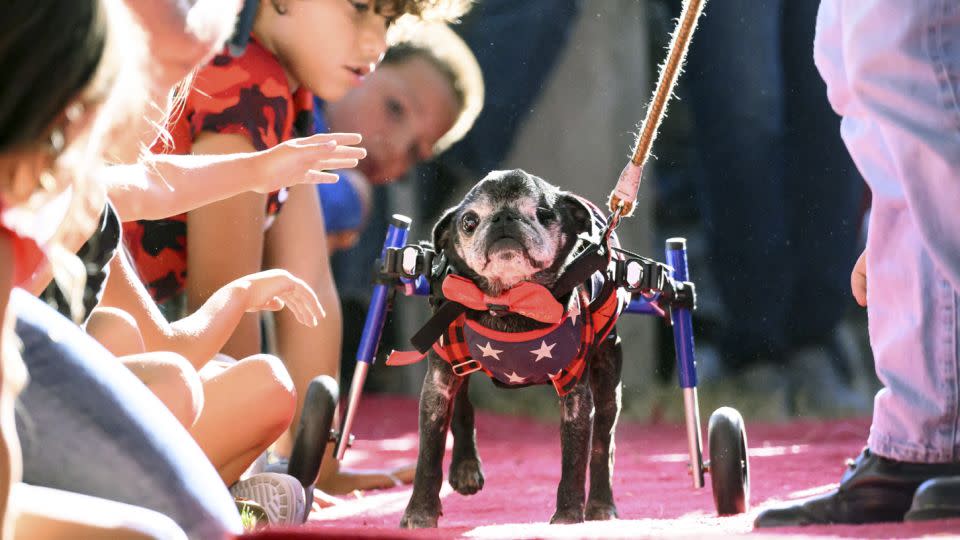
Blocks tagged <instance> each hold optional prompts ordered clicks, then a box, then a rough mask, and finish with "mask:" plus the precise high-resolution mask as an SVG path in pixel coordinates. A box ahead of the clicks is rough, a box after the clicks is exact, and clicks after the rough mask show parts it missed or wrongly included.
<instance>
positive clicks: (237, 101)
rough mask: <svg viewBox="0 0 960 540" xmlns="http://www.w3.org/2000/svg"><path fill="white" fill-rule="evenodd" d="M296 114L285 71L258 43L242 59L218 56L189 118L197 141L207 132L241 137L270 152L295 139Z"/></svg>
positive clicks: (200, 79)
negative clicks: (294, 124)
mask: <svg viewBox="0 0 960 540" xmlns="http://www.w3.org/2000/svg"><path fill="white" fill-rule="evenodd" d="M294 114H295V108H294V101H293V96H292V94H291V92H290V87H289V85H288V83H287V76H286V73H285V72H284V70H283V67H282V66H281V65H280V63H279V62H278V61H277V59H276V57H274V56H273V54H271V53H270V52H269V51H267V50H266V49H264V48H263V46H262V45H260V44H259V43H257V42H255V41H252V42H251V43H250V46H248V47H247V51H246V52H245V53H244V54H243V55H242V56H240V57H236V58H234V57H232V56H230V55H229V54H226V53H223V54H220V55H217V56H216V57H214V59H213V60H211V61H210V63H209V64H207V65H206V66H204V68H203V69H201V70H200V72H199V73H197V76H196V79H195V80H194V82H193V88H191V91H190V96H189V98H188V101H187V106H186V110H185V111H184V115H183V118H184V121H186V122H188V123H189V126H190V135H191V138H193V139H195V138H196V136H197V134H198V133H199V132H201V131H208V132H214V133H238V134H242V135H245V136H247V137H248V138H250V139H251V142H252V143H253V145H254V147H255V148H256V149H257V150H264V149H266V148H270V147H272V146H275V145H277V144H279V143H280V142H281V141H283V140H286V139H288V138H290V137H291V136H292V129H293V121H294Z"/></svg>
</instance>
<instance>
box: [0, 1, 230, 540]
mask: <svg viewBox="0 0 960 540" xmlns="http://www.w3.org/2000/svg"><path fill="white" fill-rule="evenodd" d="M5 8H6V10H5V17H4V18H3V19H2V21H3V22H2V23H0V33H2V35H4V36H5V39H4V40H3V43H2V44H0V64H2V65H3V66H4V70H5V73H6V74H7V75H8V76H9V77H10V81H13V82H11V84H7V85H4V87H3V88H2V91H0V128H2V129H0V133H3V134H4V135H3V136H2V137H0V406H2V410H0V441H2V445H0V446H2V451H0V518H2V525H3V528H2V529H3V530H2V533H3V534H2V537H3V538H7V537H9V535H10V534H11V533H12V534H14V535H17V536H21V537H54V536H55V537H66V536H76V537H87V538H93V537H110V538H147V537H149V538H182V537H185V534H184V533H185V532H186V533H188V534H190V535H191V536H207V537H213V536H217V537H221V536H225V535H226V534H229V533H236V532H238V531H239V529H240V522H239V519H238V516H237V514H236V510H235V509H234V508H233V505H232V503H231V501H230V499H229V497H228V496H227V492H226V490H225V489H224V488H223V486H222V484H221V483H220V482H219V481H218V479H217V478H216V474H215V472H214V471H213V469H212V467H209V465H207V464H206V461H205V459H204V458H203V455H202V454H201V453H200V451H199V448H197V447H196V445H194V444H193V442H192V441H191V440H190V438H189V436H188V435H187V434H186V432H184V431H183V430H182V429H181V428H180V426H178V425H177V424H176V423H175V421H174V420H173V418H172V416H170V415H169V414H168V413H167V411H165V410H164V409H163V407H162V406H160V404H159V403H158V402H156V400H154V399H153V398H152V397H151V396H150V395H149V393H148V392H146V390H145V389H144V388H143V387H142V386H141V385H138V384H137V381H136V380H135V379H133V377H132V376H130V375H129V374H126V377H123V376H122V375H124V374H122V373H121V374H120V375H121V376H119V377H113V376H112V375H111V373H110V372H111V371H112V370H111V369H110V368H109V366H110V364H111V362H112V360H113V359H112V358H111V357H110V356H109V355H108V354H106V353H105V351H103V350H102V349H101V348H99V347H97V346H96V345H95V344H94V343H93V342H92V340H90V339H89V338H86V337H85V336H83V334H82V333H80V331H79V329H77V328H76V327H75V326H72V325H70V323H69V322H68V321H66V320H64V319H62V318H60V317H57V316H56V315H55V314H53V313H51V312H50V310H49V309H48V308H44V306H42V305H39V306H38V305H37V304H39V301H37V300H36V299H34V298H31V297H30V296H29V295H27V294H26V293H24V292H23V291H16V290H13V291H11V289H12V288H13V287H14V286H29V285H31V284H32V282H33V280H34V279H35V276H37V275H40V271H41V270H42V268H43V267H44V266H46V264H47V260H49V261H50V263H52V264H53V265H54V266H55V267H56V270H57V275H58V277H59V278H60V281H61V282H63V283H65V284H66V285H67V288H68V289H69V287H71V286H77V285H82V278H78V279H71V278H76V277H78V276H77V272H76V269H77V265H76V264H73V263H77V261H76V259H74V258H73V257H72V255H70V254H69V252H68V251H67V250H65V249H63V248H62V247H61V244H62V242H63V239H64V237H63V235H60V234H55V235H53V236H51V234H50V233H51V231H55V230H56V229H57V227H58V226H60V227H61V229H60V230H61V231H63V230H67V231H75V232H76V233H78V234H85V233H87V232H88V231H89V230H90V229H91V227H92V225H93V224H94V222H95V220H94V219H93V215H91V213H90V212H89V210H90V209H91V208H92V209H96V208H99V206H100V204H101V202H100V201H102V197H103V194H102V192H101V190H99V189H98V186H97V185H96V183H95V182H90V181H89V178H88V173H89V171H90V170H91V169H93V168H95V167H96V166H97V165H98V162H99V160H100V155H101V154H102V153H104V152H105V148H104V146H101V145H102V144H103V143H110V142H116V141H118V140H122V139H121V138H118V137H114V136H112V135H115V133H114V128H115V127H116V126H118V125H120V124H121V123H122V122H127V125H128V126H129V122H128V121H129V120H131V119H133V118H135V115H136V113H137V112H138V110H139V106H140V103H138V101H139V99H140V98H139V97H137V96H142V95H143V87H142V86H139V84H138V83H139V78H138V76H139V69H138V67H139V65H140V64H139V60H141V59H142V57H143V56H144V55H142V54H141V51H140V50H139V49H138V48H137V46H136V44H137V43H139V39H140V36H139V35H137V33H136V31H135V24H134V23H133V21H132V20H131V19H130V18H129V16H128V15H127V13H126V10H125V8H124V6H123V4H121V3H120V2H119V0H77V1H75V2H70V3H69V5H66V4H63V3H62V2H57V1H47V0H29V1H27V0H16V1H12V2H8V3H7V4H6V5H5ZM64 28H69V29H70V32H64ZM121 44H122V46H121ZM118 149H119V147H116V146H113V145H111V146H110V148H109V150H111V152H110V153H111V154H113V153H114V151H115V150H118ZM68 189H69V191H68ZM14 319H16V334H14V333H13V324H14ZM21 347H22V351H23V360H25V361H26V364H27V366H28V367H29V370H30V382H29V385H28V386H27V388H26V390H25V391H24V392H23V393H22V394H21V396H20V404H19V406H18V407H17V416H18V417H19V416H21V413H23V415H22V416H23V417H24V418H27V419H28V420H29V424H28V425H29V426H33V429H29V430H25V431H24V434H25V435H26V437H25V442H27V443H29V442H31V441H32V442H35V443H37V444H36V447H35V448H33V449H31V450H27V451H25V452H23V454H22V456H23V477H24V479H25V480H28V481H30V482H31V483H33V482H36V483H37V484H38V485H43V486H46V487H48V488H52V487H58V488H59V487H66V486H69V487H70V488H71V491H78V492H84V493H88V494H94V493H96V494H97V495H101V496H109V497H110V498H111V499H116V500H122V501H126V502H129V503H135V504H143V505H144V506H148V507H151V508H153V509H155V510H162V511H164V512H165V513H169V515H171V516H172V517H174V518H175V519H176V522H177V524H179V525H180V527H182V528H183V529H182V530H181V529H180V528H179V527H177V526H176V525H175V524H174V523H172V522H171V520H170V519H169V518H166V517H164V516H162V515H160V514H158V513H156V512H152V511H146V510H144V509H142V508H135V507H132V506H129V505H125V504H120V503H114V502H111V501H106V500H102V499H95V498H92V497H83V496H79V495H76V494H74V493H67V492H64V491H56V490H52V489H42V488H38V487H36V486H28V485H26V484H23V483H21V482H20V475H21V452H20V448H19V445H18V437H17V432H16V430H15V428H14V425H13V417H14V411H13V407H12V404H13V398H14V397H15V395H16V394H17V393H18V392H19V391H20V389H21V388H23V385H24V384H25V382H26V373H25V371H24V369H23V368H24V364H23V363H22V362H21V355H20V350H19V349H21ZM38 397H39V398H40V399H38ZM148 417H149V418H150V422H149V426H150V427H148V423H147V422H146V418H148ZM161 441H162V442H163V444H162V445H161V444H160V442H161ZM119 448H130V449H133V448H136V454H135V455H128V454H123V455H117V454H115V452H116V451H117V450H118V449H119ZM61 452H62V453H63V454H62V455H58V454H59V453H61ZM131 458H134V459H135V460H137V461H138V462H142V463H149V464H150V468H149V469H147V470H144V469H143V468H141V467H137V466H136V464H135V463H134V462H133V460H131ZM78 461H79V462H82V463H83V465H82V466H78ZM106 467H110V468H109V473H110V474H109V475H104V473H105V472H107V469H106ZM38 473H39V474H38ZM104 479H109V480H110V481H111V482H110V483H106V482H103V480H104ZM45 480H50V482H49V483H47V482H45ZM105 486H109V487H107V488H106V489H104V487H105ZM131 488H135V489H131ZM117 516H123V519H122V520H118V519H117Z"/></svg>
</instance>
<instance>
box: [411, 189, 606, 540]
mask: <svg viewBox="0 0 960 540" xmlns="http://www.w3.org/2000/svg"><path fill="white" fill-rule="evenodd" d="M596 213H597V212H593V211H591V209H590V208H589V207H588V206H587V204H586V203H585V202H584V201H583V200H582V199H580V198H578V197H576V196H574V195H572V194H570V193H567V192H564V191H561V190H560V189H558V188H557V187H555V186H553V185H551V184H549V183H547V182H546V181H544V180H543V179H541V178H538V177H536V176H533V175H531V174H528V173H526V172H525V171H522V170H512V171H495V172H492V173H490V174H489V175H487V177H486V178H484V179H483V180H482V181H481V182H480V183H478V184H477V185H476V186H474V187H473V189H471V190H470V192H469V193H468V194H467V196H466V197H465V198H464V200H463V202H461V203H460V204H459V205H458V206H456V207H455V208H452V209H450V210H448V211H447V213H446V214H445V215H444V216H443V217H442V218H441V219H440V221H439V222H438V223H437V225H436V226H435V227H434V230H433V242H434V246H435V248H436V251H437V256H438V257H439V256H441V255H442V256H445V257H446V260H447V261H448V264H449V267H450V268H452V270H453V271H454V273H456V274H458V275H459V276H462V277H463V278H466V279H468V280H469V281H472V282H473V284H475V285H476V287H477V288H479V289H480V291H482V293H483V294H485V295H486V298H489V297H498V296H500V295H501V294H502V293H504V292H505V291H508V290H510V289H511V288H514V287H515V286H517V285H518V284H521V283H523V282H533V283H536V284H539V285H542V286H544V287H546V288H548V289H549V288H551V287H553V286H554V284H556V283H557V280H558V278H559V277H560V276H561V275H562V274H563V272H564V270H565V268H566V267H567V265H568V264H569V262H570V260H571V259H572V255H573V253H572V251H573V249H574V245H575V244H576V243H577V242H576V241H577V237H578V235H580V234H581V233H586V232H589V231H590V230H591V227H592V223H593V221H592V220H593V217H594V215H595V214H596ZM593 230H596V229H595V228H594V229H593ZM581 289H582V287H578V288H577V289H576V290H574V291H572V292H570V293H567V294H566V295H563V296H561V297H560V298H558V300H559V303H560V304H561V305H562V306H563V313H564V319H563V321H561V323H560V326H561V327H566V326H567V323H570V324H569V326H571V327H573V326H576V325H577V324H588V323H587V322H585V319H588V318H589V317H580V318H578V317H577V315H578V314H580V310H581V309H582V306H583V307H585V306H587V305H589V306H591V307H592V306H593V304H584V301H585V300H586V301H587V302H589V297H587V296H586V295H585V294H586V293H584V292H583V291H582V290H581ZM444 290H446V284H445V285H444ZM463 317H465V319H466V321H465V324H464V325H463V326H461V329H460V331H461V332H463V333H468V332H472V331H473V330H472V329H473V328H475V327H476V326H477V325H480V326H482V327H485V328H488V329H491V330H493V331H497V332H507V333H512V334H518V333H529V332H533V331H536V330H542V329H545V328H548V327H551V324H550V323H546V322H540V321H538V320H534V319H533V318H529V317H527V316H524V315H520V314H517V313H510V312H503V311H495V310H473V309H469V310H467V311H466V312H465V314H464V315H463ZM610 324H611V325H612V324H613V323H612V322H611V323H610ZM554 326H556V324H555V325H554ZM522 335H529V334H522ZM576 335H577V336H579V335H580V334H576ZM445 337H446V338H447V339H448V340H449V339H455V337H456V335H455V334H452V333H448V334H445ZM474 337H476V336H474ZM468 338H469V336H467V337H466V338H465V342H464V343H465V344H462V347H469V349H468V351H469V353H470V356H472V357H474V358H482V359H483V360H485V361H486V362H487V364H486V365H489V366H491V367H490V369H489V370H488V369H484V371H486V372H487V374H489V375H491V376H492V377H494V383H495V384H497V385H498V386H505V387H517V386H527V385H530V384H539V383H549V382H554V386H557V389H558V394H562V395H561V397H560V418H561V435H560V447H561V452H562V460H561V477H560V484H559V485H558V486H557V506H556V511H555V512H554V514H553V517H552V518H551V520H550V522H551V523H578V522H582V521H583V520H584V519H587V520H607V519H613V518H616V517H617V509H616V506H615V505H614V501H613V492H612V489H611V480H612V475H613V459H614V457H613V451H614V429H615V427H616V423H617V417H618V415H619V413H620V402H621V401H620V396H621V388H620V377H621V365H622V360H623V359H622V351H621V347H620V343H619V339H618V338H617V336H616V332H615V329H614V330H613V331H610V332H609V334H606V335H605V336H603V337H602V338H598V340H599V341H598V342H593V343H591V344H590V345H589V347H584V349H589V350H586V351H583V350H580V348H579V347H577V345H578V344H579V343H580V341H577V339H579V337H575V338H572V339H573V341H574V342H575V343H573V342H571V343H568V344H567V345H572V346H573V348H574V349H575V351H574V352H575V353H577V354H580V355H583V356H582V357H581V358H582V359H583V360H584V361H585V364H584V365H585V367H584V368H583V370H582V371H581V372H579V374H578V378H577V377H574V378H569V379H570V380H569V386H568V387H567V388H565V389H564V393H561V390H560V386H558V385H557V384H556V380H555V376H556V373H560V372H559V371H557V372H555V373H554V374H552V375H550V376H549V379H550V380H537V379H536V378H535V377H529V378H527V377H520V376H519V375H518V372H520V371H522V370H523V369H526V368H527V367H526V366H521V365H518V364H517V362H526V363H527V364H529V365H530V366H534V365H542V364H544V363H548V362H550V361H552V360H554V359H555V358H554V357H557V356H562V355H558V354H556V353H557V352H558V351H556V350H554V347H555V346H557V341H554V342H553V343H551V342H550V340H549V339H548V340H544V341H543V344H542V345H540V346H537V345H536V344H539V343H540V340H539V338H537V340H536V341H535V342H533V343H534V345H533V346H531V347H530V348H529V350H527V351H523V350H521V351H520V354H519V358H514V359H513V360H510V359H509V358H507V356H508V355H509V354H510V353H511V352H512V351H506V352H505V350H506V349H508V348H510V347H511V346H512V345H511V344H510V343H507V344H504V343H500V342H493V343H491V341H489V340H487V339H486V338H485V337H484V336H480V338H479V341H478V343H475V344H474V345H475V347H472V346H470V340H469V339H468ZM563 339H567V340H568V341H570V340H571V338H570V336H569V335H568V336H567V337H564V336H560V337H559V338H557V340H560V341H562V340H563ZM439 344H440V347H441V348H442V347H443V346H444V341H443V339H441V340H440V341H439ZM498 349H500V350H498ZM558 349H559V347H558ZM460 350H462V351H464V350H467V349H460ZM577 350H580V352H577ZM515 356H516V355H515ZM428 361H429V366H428V368H427V374H426V377H425V378H424V382H423V389H422V392H421V395H420V419H419V428H420V449H419V455H418V457H417V470H416V476H415V478H414V484H413V494H412V495H411V497H410V501H409V503H408V504H407V508H406V510H405V512H404V515H403V519H402V520H401V522H400V526H401V527H404V528H420V527H436V526H437V520H438V518H439V517H440V515H441V514H442V513H443V512H442V509H441V503H440V497H439V493H440V488H441V484H442V482H443V471H442V461H443V453H444V443H445V441H446V436H447V426H450V427H451V429H452V431H453V440H454V444H453V460H452V462H451V464H450V471H449V481H450V485H451V486H452V487H453V489H454V490H456V491H457V492H458V493H461V494H463V495H472V494H474V493H476V492H477V491H479V490H480V489H482V488H483V483H484V476H483V471H482V469H481V464H480V456H479V454H478V452H477V439H476V430H475V427H474V411H473V405H472V404H471V403H470V398H469V396H468V392H467V389H468V384H469V377H470V375H469V373H465V374H464V371H465V370H463V369H462V366H461V370H459V371H460V374H458V373H456V372H455V370H454V364H453V363H452V362H451V361H449V360H445V359H444V357H443V356H441V355H440V354H438V352H437V350H436V347H435V348H434V350H431V351H430V352H429V354H428ZM500 361H504V362H513V364H511V365H512V366H513V367H512V368H511V369H510V370H508V369H506V368H504V369H503V370H499V369H498V367H497V365H498V364H499V363H500ZM471 362H472V361H471ZM559 367H562V366H554V367H551V368H550V369H559ZM518 436H522V435H520V434H518ZM588 463H589V466H590V491H589V494H587V493H585V483H586V477H587V464H588Z"/></svg>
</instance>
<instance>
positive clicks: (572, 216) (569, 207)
mask: <svg viewBox="0 0 960 540" xmlns="http://www.w3.org/2000/svg"><path fill="white" fill-rule="evenodd" d="M589 204H590V203H589V202H587V201H586V199H582V198H580V197H577V196H576V195H574V194H572V193H567V192H565V191H564V192H561V193H560V195H559V196H558V197H557V209H558V210H560V211H561V212H564V213H565V214H566V215H567V216H569V219H566V220H564V221H565V222H566V223H571V224H572V225H573V229H574V230H573V231H572V232H573V233H574V234H580V233H582V232H585V233H592V232H593V212H592V211H591V209H590V207H589V206H588V205H589Z"/></svg>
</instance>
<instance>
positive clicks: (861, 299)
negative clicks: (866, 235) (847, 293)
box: [850, 249, 867, 307]
mask: <svg viewBox="0 0 960 540" xmlns="http://www.w3.org/2000/svg"><path fill="white" fill-rule="evenodd" d="M850 289H851V290H853V297H854V298H856V299H857V303H858V304H860V305H861V306H863V307H867V250H866V249H864V250H863V253H861V254H860V258H859V259H857V262H856V264H854V265H853V272H852V273H851V274H850Z"/></svg>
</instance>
